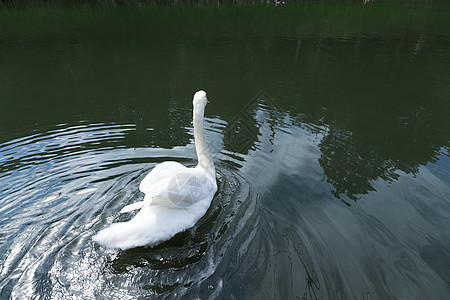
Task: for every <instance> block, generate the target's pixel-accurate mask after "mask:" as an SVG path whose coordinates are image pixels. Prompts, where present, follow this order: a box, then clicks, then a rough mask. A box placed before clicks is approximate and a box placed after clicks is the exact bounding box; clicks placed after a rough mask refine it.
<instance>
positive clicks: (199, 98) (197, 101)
mask: <svg viewBox="0 0 450 300" xmlns="http://www.w3.org/2000/svg"><path fill="white" fill-rule="evenodd" d="M207 103H209V101H208V98H206V93H205V91H198V92H197V93H195V94H194V100H192V104H193V105H194V106H197V105H198V106H202V107H205V105H206V104H207Z"/></svg>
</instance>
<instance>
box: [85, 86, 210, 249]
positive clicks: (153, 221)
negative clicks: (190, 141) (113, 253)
mask: <svg viewBox="0 0 450 300" xmlns="http://www.w3.org/2000/svg"><path fill="white" fill-rule="evenodd" d="M192 102H193V105H194V109H193V119H194V138H195V149H196V151H197V156H198V164H197V166H196V167H195V168H186V167H185V166H183V165H181V164H179V163H177V162H173V161H167V162H163V163H161V164H159V165H157V166H156V167H155V168H154V169H153V170H152V171H151V172H150V173H149V174H147V176H146V177H145V178H144V179H143V180H142V182H141V184H140V186H139V189H140V190H141V191H142V192H143V193H145V197H144V201H141V202H137V203H133V204H130V205H128V206H125V207H124V208H123V209H122V210H121V211H120V212H121V213H124V212H129V211H132V210H135V209H139V208H140V209H141V210H140V211H139V212H138V213H137V214H136V216H135V217H134V218H133V219H131V220H130V221H128V222H120V223H114V224H112V225H111V226H110V227H108V228H106V229H103V230H101V231H99V232H98V233H97V234H96V235H95V236H94V237H93V240H94V241H95V242H97V243H99V244H100V245H103V246H104V247H106V248H120V249H123V250H125V249H129V248H134V247H138V246H147V245H148V246H154V245H156V244H159V243H161V242H163V241H166V240H169V239H170V238H172V237H173V236H174V235H175V234H177V233H178V232H181V231H183V230H186V229H188V228H190V227H192V226H193V225H194V224H195V223H196V222H197V221H198V220H199V219H200V218H201V217H202V216H203V215H204V214H205V213H206V211H207V210H208V207H209V205H210V204H211V200H212V198H213V196H214V194H215V192H216V191H217V183H216V172H215V168H214V163H213V161H212V159H211V156H210V154H209V152H208V147H207V145H206V142H205V139H204V135H203V117H204V112H205V106H206V104H207V103H209V101H208V99H207V98H206V93H205V92H204V91H198V92H197V93H195V95H194V100H193V101H192Z"/></svg>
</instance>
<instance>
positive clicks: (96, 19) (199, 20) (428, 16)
mask: <svg viewBox="0 0 450 300" xmlns="http://www.w3.org/2000/svg"><path fill="white" fill-rule="evenodd" d="M449 7H450V6H449V5H440V6H439V8H437V7H436V5H431V4H430V5H425V6H424V5H423V4H421V5H420V6H409V7H400V6H397V5H381V4H380V5H362V4H329V3H328V4H324V3H309V4H300V5H285V6H278V7H275V6H219V7H215V6H206V7H189V6H146V7H141V8H138V7H128V6H120V7H115V8H114V7H107V8H89V7H83V8H33V9H4V10H2V11H0V35H2V36H6V37H20V36H23V35H25V36H30V35H35V34H38V35H42V34H43V35H47V36H52V35H60V34H64V35H71V34H76V35H80V34H89V33H90V32H92V31H95V32H96V34H98V33H105V34H163V35H168V36H171V35H178V34H187V33H188V34H200V35H219V36H227V35H233V36H235V35H258V34H264V35H266V34H267V32H270V33H272V34H274V35H283V36H289V35H292V36H305V35H306V36H307V35H310V34H314V35H318V34H319V35H322V36H336V35H346V34H354V33H365V34H384V35H386V34H389V32H390V31H391V30H392V29H393V28H395V32H397V33H398V32H405V33H420V34H428V33H429V34H433V33H440V34H450V17H449V15H450V9H449Z"/></svg>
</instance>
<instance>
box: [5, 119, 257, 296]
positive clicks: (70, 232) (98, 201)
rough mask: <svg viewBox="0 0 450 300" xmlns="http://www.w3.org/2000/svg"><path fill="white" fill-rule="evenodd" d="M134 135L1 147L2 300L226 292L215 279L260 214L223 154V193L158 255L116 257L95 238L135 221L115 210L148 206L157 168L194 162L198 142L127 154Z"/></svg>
mask: <svg viewBox="0 0 450 300" xmlns="http://www.w3.org/2000/svg"><path fill="white" fill-rule="evenodd" d="M129 130H134V127H133V126H132V125H115V124H93V125H88V124H82V125H79V126H72V127H65V128H57V129H55V130H53V131H50V132H46V133H42V134H36V135H33V136H31V137H26V138H22V139H17V140H14V141H11V142H8V143H4V144H2V146H1V148H0V154H1V155H0V157H3V159H2V161H1V162H0V170H1V172H0V178H1V179H2V181H3V182H5V184H6V186H5V187H4V188H3V189H2V190H1V191H0V195H1V197H2V204H3V205H2V207H1V208H0V216H1V220H2V221H1V223H2V224H1V225H2V226H1V227H0V228H1V229H0V245H2V246H1V248H0V251H1V252H0V253H2V255H1V260H2V261H1V266H2V267H1V273H0V274H1V277H0V289H1V290H2V292H1V294H0V296H6V297H8V296H11V298H13V299H23V298H33V297H42V298H48V297H50V298H55V299H66V298H68V297H74V296H75V297H80V298H83V299H94V298H95V299H99V298H100V299H101V298H104V299H111V298H118V297H121V298H130V299H133V298H136V297H141V296H144V297H147V296H152V295H159V296H173V297H179V296H182V295H189V294H191V293H193V294H196V295H209V296H211V295H214V294H217V293H219V292H220V290H221V281H220V279H217V278H215V277H214V276H213V275H214V274H215V273H216V270H217V268H218V267H219V266H220V265H221V264H224V263H223V260H226V261H227V262H226V263H228V262H229V261H230V259H227V258H226V257H227V252H228V249H229V248H230V247H235V246H233V243H235V241H236V240H238V239H240V237H245V236H248V232H249V231H250V230H251V228H252V225H251V224H252V221H251V220H252V218H254V212H255V208H256V194H255V192H254V191H253V189H252V187H251V185H250V184H249V183H248V181H246V180H245V179H244V178H243V177H241V176H240V175H239V174H238V173H237V171H236V167H235V163H234V164H232V163H231V160H232V159H231V158H230V157H229V156H228V155H226V154H221V155H219V156H218V157H216V161H217V166H216V167H217V181H218V192H217V194H216V195H215V197H214V199H213V202H212V204H211V207H210V209H209V210H208V212H207V213H206V215H205V216H203V218H202V219H201V220H200V221H199V222H198V223H197V224H196V225H195V226H194V227H193V228H191V229H189V230H187V231H184V232H181V233H179V234H177V235H176V236H175V237H174V238H172V239H171V240H169V241H167V242H165V243H163V244H160V245H158V246H156V247H154V248H146V247H140V248H135V249H130V250H127V251H121V250H110V249H104V248H102V247H101V246H99V245H97V244H95V243H94V242H93V241H92V236H93V235H94V234H95V232H97V231H98V230H100V229H102V228H104V227H106V226H108V225H109V224H111V223H113V222H117V221H124V220H127V219H130V218H131V217H132V214H123V215H120V214H119V211H120V209H121V208H122V207H123V206H125V205H126V204H129V203H132V202H135V201H140V200H142V198H143V194H142V193H141V192H139V183H140V181H141V180H142V179H143V178H144V177H145V175H146V174H147V173H148V172H149V171H150V170H151V169H152V168H153V167H154V166H155V165H156V164H157V163H159V162H161V161H165V160H175V161H179V162H180V163H183V164H185V165H187V166H192V165H194V164H195V152H194V147H193V145H192V144H191V145H187V146H185V147H179V148H175V149H142V148H126V147H124V146H123V142H122V139H124V138H125V136H126V133H127V132H128V131H129ZM186 153H188V154H192V157H186ZM216 277H217V276H216ZM219 277H220V276H219Z"/></svg>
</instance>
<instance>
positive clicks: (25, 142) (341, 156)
mask: <svg viewBox="0 0 450 300" xmlns="http://www.w3.org/2000/svg"><path fill="white" fill-rule="evenodd" d="M374 7H375V6H374ZM187 11H189V10H187ZM244 11H245V9H244ZM120 12H123V14H124V15H118V13H120ZM178 12H179V11H178ZM191 12H192V14H194V15H195V14H198V13H199V12H198V11H191ZM311 12H314V13H316V14H317V11H314V10H312V11H311ZM378 12H379V13H380V11H378ZM41 13H42V12H41ZM65 13H66V14H67V15H66V17H68V18H73V17H74V15H71V13H70V12H65ZM146 13H148V14H149V15H152V14H153V12H142V11H136V12H134V13H133V12H132V11H126V10H124V11H122V10H117V11H114V12H108V11H106V12H101V13H98V15H96V13H95V12H93V11H85V12H84V13H83V14H82V16H83V18H85V20H87V23H86V24H87V25H86V24H85V23H83V24H84V25H82V26H81V25H79V26H81V27H79V28H78V27H77V26H78V25H77V24H78V23H77V21H75V20H73V22H68V23H61V24H60V25H61V28H60V31H55V30H54V28H52V29H49V25H48V24H47V23H45V21H40V22H43V23H39V22H38V23H37V24H38V25H39V26H40V27H39V28H32V29H24V28H23V27H21V26H19V25H18V26H17V28H15V29H14V30H15V31H8V32H6V31H2V29H1V28H2V27H0V51H1V52H2V56H1V58H0V60H1V61H0V62H1V65H2V68H1V69H0V82H2V84H1V85H0V94H1V95H2V100H1V101H0V108H1V109H0V126H1V127H0V129H1V130H0V182H1V185H0V199H1V200H0V204H1V205H0V298H2V299H3V298H16V299H23V298H32V297H40V298H56V299H60V298H61V299H63V298H67V297H75V298H83V299H85V298H95V299H97V298H98V299H111V298H124V299H136V298H140V297H144V298H148V297H153V296H156V297H161V296H162V297H167V298H179V297H183V296H184V297H187V298H195V297H198V298H217V297H220V298H224V299H230V298H237V299H248V298H263V299H266V298H280V299H286V298H295V297H299V298H301V297H302V298H305V299H349V298H357V299H359V298H362V299H391V298H400V297H405V298H418V299H445V298H448V296H449V295H450V288H449V282H450V274H449V272H448V270H449V269H450V265H449V262H450V239H449V237H448V234H447V233H448V231H449V230H450V221H449V220H450V219H449V218H448V216H449V214H450V202H449V199H450V172H449V170H450V158H449V154H448V149H449V142H450V139H449V136H450V132H449V129H450V124H449V122H450V121H449V120H450V119H449V118H448V114H449V112H450V107H449V102H448V98H449V96H450V73H449V70H450V65H449V62H450V56H449V53H450V38H449V36H448V33H446V32H445V31H443V32H442V34H432V33H430V30H429V28H435V26H436V24H435V23H433V22H432V21H429V22H431V23H427V22H425V23H423V24H422V25H421V26H418V27H412V28H410V30H408V31H403V30H401V29H397V31H394V32H392V31H389V32H386V31H385V30H384V29H385V27H383V25H382V24H379V25H380V27H382V29H380V30H375V29H373V30H374V31H375V32H376V33H373V34H372V33H371V34H366V31H367V28H368V27H365V26H368V24H366V23H365V25H364V26H363V27H361V28H358V27H356V28H352V31H350V32H349V31H348V30H349V29H348V28H347V27H345V24H344V23H345V22H347V21H348V20H346V19H344V21H342V22H343V23H342V24H340V23H339V24H340V25H342V27H339V28H335V30H337V31H338V32H339V30H341V32H339V34H336V33H335V32H336V31H332V30H330V31H327V33H324V32H323V31H321V30H322V29H320V30H318V31H315V30H314V29H309V31H308V32H307V34H306V33H305V32H306V31H307V29H305V28H304V27H301V26H300V25H299V24H297V23H295V24H294V23H293V25H296V26H300V27H301V28H300V27H299V28H300V29H298V31H295V32H293V31H287V33H286V34H281V33H280V31H281V32H282V31H283V30H286V29H285V27H276V26H275V25H274V23H270V22H272V21H273V20H272V21H270V22H269V21H268V22H269V23H268V24H269V25H270V26H274V27H271V28H272V31H269V32H260V31H257V33H258V34H256V35H253V34H249V33H248V32H254V28H253V25H251V24H246V23H244V22H241V23H239V24H240V25H239V26H242V27H241V28H239V30H236V28H235V27H230V28H231V29H229V28H228V29H225V28H224V27H221V25H217V23H214V22H212V21H211V24H209V25H211V26H205V28H201V29H199V27H197V26H194V25H192V27H191V25H189V24H190V23H189V24H188V25H189V26H187V25H186V26H185V27H184V29H183V30H181V29H180V30H181V31H180V32H183V34H178V35H172V34H171V33H173V32H172V31H171V30H173V27H169V28H165V27H158V28H156V29H155V28H153V27H146V26H149V24H150V25H151V24H152V23H148V24H147V23H145V22H144V23H142V22H143V16H145V14H146ZM219 13H220V11H219ZM235 13H236V14H239V13H242V12H241V11H240V10H236V12H235ZM258 13H261V11H259V12H258ZM265 13H267V12H265ZM181 15H182V16H183V18H188V17H187V15H183V14H181ZM219 15H220V14H219ZM15 16H16V17H19V19H20V15H15ZM41 16H43V20H46V17H44V15H41ZM93 16H96V17H99V18H98V19H97V18H93ZM221 16H222V17H223V18H226V13H224V14H223V15H221ZM254 16H256V15H254ZM367 16H370V17H371V18H372V19H370V20H371V21H373V22H375V20H377V17H373V16H377V15H376V14H375V13H374V15H371V14H369V15H367ZM409 16H410V17H411V15H409ZM437 16H439V15H437ZM134 17H135V18H136V21H134ZM48 18H50V20H59V19H58V18H59V17H57V18H56V19H52V18H54V17H52V16H51V14H50V17H48ZM164 18H167V19H168V20H170V19H171V18H170V15H169V14H167V15H164V16H163V17H161V22H163V19H164ZM437 19H439V18H437ZM9 20H10V19H9ZM116 20H117V21H120V24H121V25H122V27H120V30H116V29H117V24H116V25H113V24H112V23H113V22H112V21H116ZM158 20H159V19H158ZM164 20H165V19H164ZM189 20H190V19H189V18H188V21H189ZM166 21H167V20H166ZM166 21H164V22H166ZM209 21H210V20H209V19H208V17H205V19H203V21H202V22H209ZM254 21H255V22H261V19H260V18H255V19H254ZM17 22H18V21H17ZM34 22H37V21H36V20H35V21H34ZM61 22H62V21H61ZM111 22H112V23H111ZM134 22H136V23H134ZM164 22H163V24H167V23H164ZM177 22H179V20H178V21H177ZM378 22H379V23H381V22H380V21H378ZM74 24H75V25H74ZM108 24H109V25H110V26H108ZM146 24H147V25H146ZM306 24H309V23H306ZM312 24H314V23H312ZM408 24H409V23H408ZM138 25H139V26H138ZM303 25H304V24H303ZM310 25H311V24H310ZM403 25H404V24H403ZM5 26H7V25H5ZM72 26H75V27H72ZM89 26H91V28H89ZM280 26H282V25H280ZM317 26H318V27H320V28H322V27H321V26H319V25H317ZM361 26H362V25H361ZM408 26H409V25H408ZM4 28H7V27H4ZM136 28H139V29H136ZM280 28H281V29H280ZM403 28H404V27H403ZM27 30H29V31H27ZM33 30H37V32H36V31H33ZM77 30H81V31H79V32H78V31H77ZM305 30H306V31H305ZM443 30H444V29H443ZM166 31H167V32H166ZM370 32H373V31H370ZM82 33H83V34H82ZM168 36H170V38H168ZM200 88H203V89H205V90H206V91H207V92H208V98H209V99H210V100H212V104H210V105H208V107H207V112H206V120H205V129H206V138H207V141H208V145H209V147H210V151H211V153H212V154H213V156H214V160H215V164H216V168H217V172H218V176H217V178H218V186H219V189H218V193H217V194H216V196H215V198H214V200H213V203H212V205H211V208H210V209H209V210H208V212H207V214H206V215H205V216H204V217H203V218H202V219H201V220H200V221H199V222H198V224H196V225H195V226H194V227H193V228H191V229H189V230H187V231H185V232H182V233H179V234H178V235H176V236H175V237H174V238H173V239H171V240H170V241H167V242H165V243H163V244H161V245H158V246H157V247H154V248H146V247H141V248H136V249H131V250H127V251H118V250H108V249H104V248H102V247H100V246H99V245H97V244H95V243H93V242H92V236H93V235H94V234H95V233H96V232H97V231H98V230H100V229H102V228H104V227H105V226H108V225H109V224H111V223H114V222H117V221H123V220H127V219H129V218H130V217H131V216H132V214H128V215H120V214H119V211H120V209H121V208H122V207H124V206H125V205H127V204H130V203H133V202H135V201H139V200H140V199H142V197H143V195H142V194H141V193H140V192H139V190H138V186H139V183H140V181H141V180H142V178H143V177H144V176H145V175H146V174H147V173H148V172H149V171H150V170H151V169H152V168H153V167H154V166H155V165H156V164H157V163H160V162H162V161H166V160H175V161H178V162H180V163H182V164H184V165H186V166H193V165H195V163H196V154H195V147H194V145H193V130H192V123H191V118H192V112H191V106H192V99H191V97H192V95H193V93H194V92H195V91H196V90H197V89H200Z"/></svg>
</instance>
